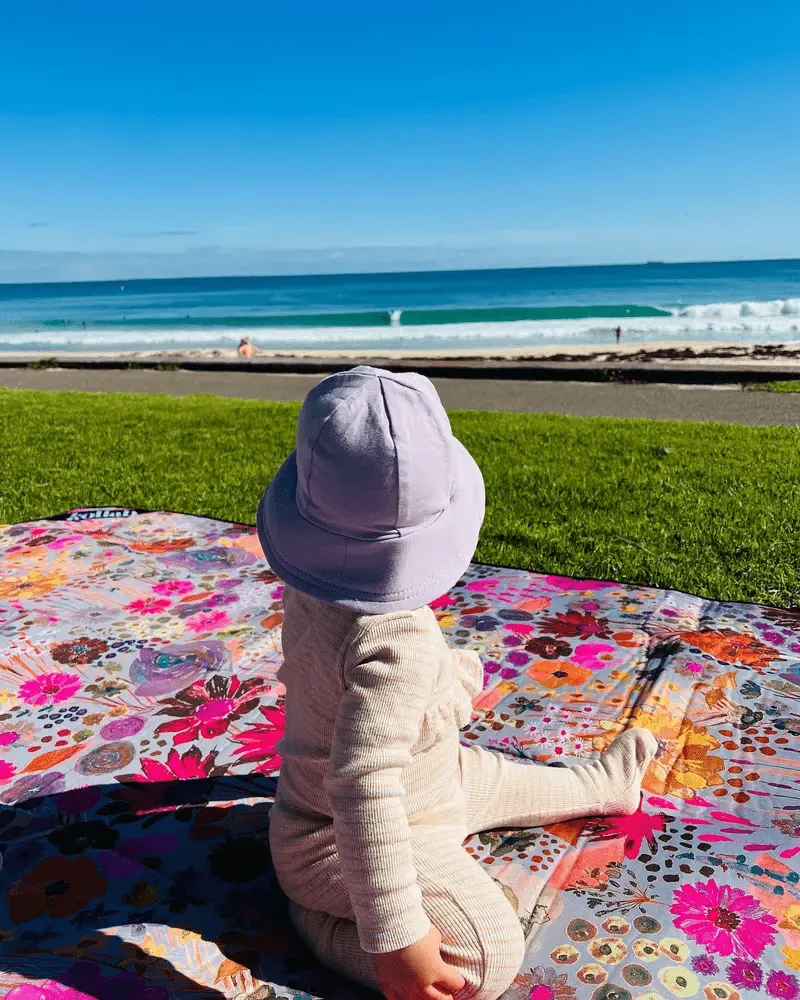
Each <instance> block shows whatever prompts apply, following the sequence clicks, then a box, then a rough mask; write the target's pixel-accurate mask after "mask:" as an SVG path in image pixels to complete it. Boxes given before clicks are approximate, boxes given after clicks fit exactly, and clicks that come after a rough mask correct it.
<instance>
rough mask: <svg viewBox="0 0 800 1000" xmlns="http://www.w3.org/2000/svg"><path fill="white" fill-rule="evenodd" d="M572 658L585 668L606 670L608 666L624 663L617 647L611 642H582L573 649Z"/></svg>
mask: <svg viewBox="0 0 800 1000" xmlns="http://www.w3.org/2000/svg"><path fill="white" fill-rule="evenodd" d="M571 658H572V660H573V661H574V662H575V663H577V664H578V666H580V667H583V669H584V670H605V669H606V667H618V666H619V665H620V664H621V663H622V659H621V658H620V656H619V655H618V653H617V647H616V646H612V645H611V643H610V642H584V643H581V644H580V645H578V646H576V647H575V649H574V650H573V651H572V657H571Z"/></svg>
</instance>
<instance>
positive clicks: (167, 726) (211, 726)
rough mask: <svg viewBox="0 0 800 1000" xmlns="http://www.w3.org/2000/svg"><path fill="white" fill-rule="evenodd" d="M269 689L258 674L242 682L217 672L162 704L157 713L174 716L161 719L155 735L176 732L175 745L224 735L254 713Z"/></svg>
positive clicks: (267, 684)
mask: <svg viewBox="0 0 800 1000" xmlns="http://www.w3.org/2000/svg"><path fill="white" fill-rule="evenodd" d="M268 690H269V682H268V681H266V680H262V679H261V678H259V677H249V678H248V679H247V680H246V681H244V683H242V682H241V681H240V680H239V679H238V677H223V676H222V675H221V674H215V675H214V676H213V677H209V679H208V680H206V681H196V682H195V683H194V684H192V685H191V687H188V688H185V689H184V690H183V691H181V692H179V693H178V694H176V695H175V696H174V697H172V698H169V699H167V700H165V701H164V702H163V703H162V704H164V705H165V707H164V708H162V709H161V711H160V712H159V713H158V714H159V715H171V716H173V719H172V721H171V722H162V723H161V725H160V726H158V728H157V729H156V732H155V735H156V736H162V735H163V734H164V733H174V734H175V735H174V736H173V742H174V743H175V745H176V746H177V745H178V744H179V743H192V742H194V740H196V739H204V740H209V739H213V738H214V737H216V736H221V735H222V734H223V733H224V732H225V731H226V730H227V728H228V726H229V725H230V724H231V723H232V722H236V721H238V720H239V719H240V718H241V717H242V716H244V715H247V713H248V712H252V711H253V709H255V708H256V707H257V705H258V702H259V698H260V697H261V695H262V694H264V693H265V692H266V691H268Z"/></svg>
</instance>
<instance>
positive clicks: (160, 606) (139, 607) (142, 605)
mask: <svg viewBox="0 0 800 1000" xmlns="http://www.w3.org/2000/svg"><path fill="white" fill-rule="evenodd" d="M171 606H172V601H168V600H166V599H165V598H158V597H141V598H140V599H139V600H138V601H131V603H130V604H126V605H125V610H126V611H137V612H138V613H139V614H141V615H158V614H161V612H162V611H166V610H167V608H169V607H171Z"/></svg>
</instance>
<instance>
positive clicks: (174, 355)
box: [0, 341, 800, 368]
mask: <svg viewBox="0 0 800 1000" xmlns="http://www.w3.org/2000/svg"><path fill="white" fill-rule="evenodd" d="M340 358H341V359H347V360H354V361H359V360H367V359H368V360H370V361H372V362H381V361H384V362H391V361H403V362H404V363H407V362H409V361H414V360H418V361H439V362H441V361H453V362H457V363H459V364H465V363H467V364H468V363H469V362H474V363H476V364H479V363H480V362H506V363H509V362H510V363H514V362H519V363H524V362H537V363H540V362H548V363H550V362H552V363H553V364H565V365H591V364H596V365H608V364H619V365H626V364H657V365H664V366H669V365H672V364H680V365H681V366H686V365H691V366H694V365H697V366H702V365H704V364H714V365H719V364H720V363H724V364H725V365H732V366H736V365H747V366H748V367H752V366H758V367H761V366H764V367H767V368H768V367H769V366H781V367H786V365H787V363H788V364H789V365H792V364H797V365H799V366H800V342H792V343H775V344H742V343H737V342H734V341H730V342H725V341H719V342H716V343H714V344H712V345H704V344H701V343H688V342H686V341H661V342H656V343H639V344H637V343H630V344H620V345H613V346H609V347H601V346H598V345H597V344H585V345H574V346H572V345H571V346H570V348H569V349H568V350H564V349H562V348H554V347H508V348H505V347H504V348H469V349H467V348H464V349H456V350H454V349H452V348H451V349H436V348H431V349H426V350H424V351H419V350H417V351H408V350H385V349H380V348H378V349H376V350H374V351H363V350H362V351H354V350H299V349H295V350H290V351H289V350H287V351H265V350H259V349H256V351H255V353H254V355H253V357H252V358H251V359H247V358H242V357H240V356H239V355H238V354H237V352H236V350H235V349H224V348H219V349H218V348H193V349H174V350H161V351H60V352H58V351H47V352H44V351H36V352H33V351H32V352H27V351H24V352H23V351H0V364H2V365H3V367H10V366H12V365H15V364H19V365H20V366H25V365H29V364H31V363H42V362H47V361H50V362H53V366H54V367H57V362H58V361H70V362H72V363H73V364H74V363H75V362H76V361H84V362H86V363H87V365H89V366H91V364H92V362H100V361H112V360H118V361H124V362H127V363H131V364H135V363H142V364H154V363H164V364H176V365H180V364H181V363H182V362H191V361H195V362H197V361H213V362H215V363H217V364H220V365H224V364H225V363H231V364H233V363H235V364H237V365H242V364H244V365H246V364H247V363H248V360H250V361H252V362H254V363H257V362H264V361H270V360H285V361H287V362H291V360H292V359H297V360H298V361H301V360H307V361H308V360H325V361H331V360H335V359H340Z"/></svg>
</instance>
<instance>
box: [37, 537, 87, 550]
mask: <svg viewBox="0 0 800 1000" xmlns="http://www.w3.org/2000/svg"><path fill="white" fill-rule="evenodd" d="M82 541H83V535H64V537H63V538H56V540H55V541H54V542H50V543H49V544H48V545H47V546H46V548H48V549H53V550H54V551H56V552H60V551H61V549H65V548H66V547H67V546H68V545H72V543H73V542H82Z"/></svg>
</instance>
